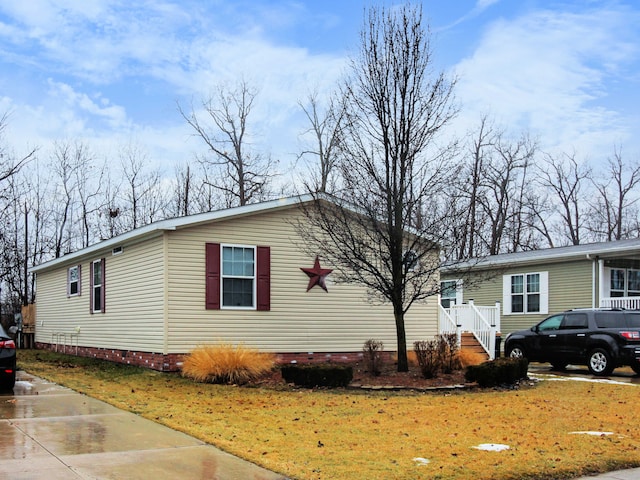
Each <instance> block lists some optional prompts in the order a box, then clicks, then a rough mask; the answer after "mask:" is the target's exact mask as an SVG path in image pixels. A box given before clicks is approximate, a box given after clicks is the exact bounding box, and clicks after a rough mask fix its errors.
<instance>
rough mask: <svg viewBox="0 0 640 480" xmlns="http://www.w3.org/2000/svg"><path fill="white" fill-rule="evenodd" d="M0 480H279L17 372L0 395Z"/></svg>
mask: <svg viewBox="0 0 640 480" xmlns="http://www.w3.org/2000/svg"><path fill="white" fill-rule="evenodd" d="M0 426H1V427H0V428H1V431H2V434H1V435H0V478H11V479H16V480H27V479H29V480H40V479H42V480H44V479H46V480H57V479H65V480H67V479H114V480H115V479H131V480H137V479H149V478H152V479H154V480H163V479H175V478H181V479H216V480H227V479H228V480H236V479H251V480H284V477H282V476H281V475H278V474H275V473H273V472H269V471H268V470H265V469H263V468H261V467H258V466H256V465H254V464H251V463H249V462H246V461H244V460H242V459H240V458H237V457H234V456H233V455H229V454H227V453H225V452H222V451H221V450H218V449H217V448H215V447H213V446H211V445H208V444H206V443H204V442H201V441H200V440H197V439H195V438H193V437H190V436H188V435H185V434H183V433H180V432H177V431H175V430H171V429H170V428H167V427H164V426H162V425H159V424H157V423H154V422H152V421H150V420H146V419H144V418H142V417H139V416H137V415H135V414H133V413H129V412H125V411H123V410H120V409H118V408H115V407H113V406H111V405H108V404H106V403H104V402H101V401H100V400H96V399H93V398H90V397H87V396H85V395H82V394H79V393H77V392H74V391H73V390H70V389H67V388H64V387H61V386H59V385H56V384H53V383H49V382H47V381H45V380H42V379H40V378H38V377H34V376H31V375H29V374H27V373H25V372H22V371H20V372H18V381H17V382H16V387H15V388H14V391H13V393H10V394H4V395H0Z"/></svg>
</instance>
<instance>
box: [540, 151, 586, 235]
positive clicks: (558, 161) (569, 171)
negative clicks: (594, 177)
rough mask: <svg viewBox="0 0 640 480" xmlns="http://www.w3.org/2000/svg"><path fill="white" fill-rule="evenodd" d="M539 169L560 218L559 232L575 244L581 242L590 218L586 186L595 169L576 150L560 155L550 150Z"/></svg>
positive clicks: (543, 183) (542, 182)
mask: <svg viewBox="0 0 640 480" xmlns="http://www.w3.org/2000/svg"><path fill="white" fill-rule="evenodd" d="M538 170H539V172H538V178H539V184H540V185H541V186H542V187H543V188H544V189H546V190H547V191H550V192H551V198H552V200H551V204H552V205H553V206H554V212H555V214H556V215H557V216H559V219H560V221H559V225H558V227H557V230H558V233H559V234H560V236H561V238H562V237H564V238H566V239H567V240H568V241H569V243H570V244H571V245H579V244H580V242H581V241H582V233H583V230H584V228H585V221H586V218H587V215H586V213H587V212H586V209H587V207H588V204H587V197H586V196H585V192H584V190H585V187H586V186H587V185H586V182H588V181H589V179H590V178H591V169H590V168H589V167H588V166H587V165H583V164H580V163H578V161H577V160H576V158H575V153H574V154H571V155H569V154H566V153H565V154H563V155H562V157H560V158H559V157H554V156H552V155H549V154H546V155H545V158H544V162H543V163H542V168H539V169H538ZM563 243H564V242H563Z"/></svg>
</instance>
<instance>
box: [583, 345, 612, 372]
mask: <svg viewBox="0 0 640 480" xmlns="http://www.w3.org/2000/svg"><path fill="white" fill-rule="evenodd" d="M587 365H588V367H589V371H590V372H591V373H592V374H594V375H599V376H602V375H609V374H610V373H611V372H612V371H613V364H612V362H611V355H609V352H607V351H606V350H605V349H604V348H595V349H593V350H591V353H590V354H589V363H588V364H587Z"/></svg>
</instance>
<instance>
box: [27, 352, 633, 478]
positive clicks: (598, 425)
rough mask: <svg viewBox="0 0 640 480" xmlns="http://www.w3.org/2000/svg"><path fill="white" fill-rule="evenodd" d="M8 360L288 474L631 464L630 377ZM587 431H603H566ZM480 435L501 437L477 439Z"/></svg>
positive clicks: (37, 356) (557, 473)
mask: <svg viewBox="0 0 640 480" xmlns="http://www.w3.org/2000/svg"><path fill="white" fill-rule="evenodd" d="M18 363H19V366H20V367H21V368H22V369H24V370H26V371H28V372H30V373H32V374H34V375H38V376H41V377H44V378H47V379H49V380H52V381H55V382H57V383H60V384H62V385H65V386H67V387H70V388H72V389H74V390H77V391H79V392H82V393H85V394H87V395H90V396H92V397H95V398H99V399H101V400H104V401H106V402H108V403H110V404H112V405H115V406H117V407H120V408H123V409H125V410H129V411H131V412H134V413H137V414H139V415H141V416H143V417H146V418H149V419H151V420H154V421H156V422H159V423H162V424H164V425H167V426H169V427H171V428H175V429H177V430H180V431H183V432H185V433H188V434H190V435H193V436H195V437H197V438H199V439H201V440H204V441H205V442H208V443H211V444H213V445H216V446H218V447H220V448H222V449H223V450H226V451H228V452H230V453H233V454H235V455H238V456H240V457H243V458H246V459H248V460H250V461H252V462H255V463H257V464H259V465H262V466H264V467H266V468H268V469H271V470H274V471H276V472H279V473H282V474H284V475H286V476H289V477H291V478H295V479H327V480H329V479H331V480H335V479H471V478H473V479H492V480H500V479H546V478H548V479H560V478H573V477H576V476H580V475H585V474H588V473H593V472H604V471H609V470H614V469H618V468H628V467H637V466H640V429H638V428H637V427H638V425H640V409H639V408H638V400H639V398H640V389H639V387H638V386H634V385H606V384H596V383H585V382H541V383H539V384H537V385H536V386H534V387H530V388H524V389H520V390H511V391H493V390H491V391H481V390H475V391H470V392H464V393H461V392H457V393H437V394H434V393H429V394H424V393H422V394H418V393H415V394H414V393H411V394H409V393H389V392H386V393H382V392H379V393H362V392H359V391H353V390H335V391H329V390H325V391H308V390H294V391H288V390H283V391H274V390H267V389H262V388H243V387H235V386H221V385H209V384H198V383H194V382H193V381H191V380H188V379H185V378H182V377H180V376H179V375H175V374H163V373H158V372H154V371H150V370H145V369H141V368H136V367H127V366H123V365H117V364H112V363H108V362H101V361H95V360H88V359H81V358H76V357H71V356H65V355H61V354H54V353H50V352H44V351H31V350H21V351H19V352H18ZM586 431H591V432H593V431H596V432H611V433H612V434H611V435H587V434H579V433H572V432H586ZM487 443H488V444H501V445H507V446H509V449H508V450H504V451H484V450H479V449H477V448H475V447H477V446H478V445H480V444H487ZM417 459H424V460H417Z"/></svg>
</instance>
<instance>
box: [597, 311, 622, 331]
mask: <svg viewBox="0 0 640 480" xmlns="http://www.w3.org/2000/svg"><path fill="white" fill-rule="evenodd" d="M595 320H596V326H597V327H598V328H621V327H624V326H625V323H624V317H623V316H622V314H621V313H618V314H615V313H611V312H597V313H596V314H595Z"/></svg>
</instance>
